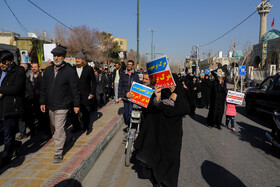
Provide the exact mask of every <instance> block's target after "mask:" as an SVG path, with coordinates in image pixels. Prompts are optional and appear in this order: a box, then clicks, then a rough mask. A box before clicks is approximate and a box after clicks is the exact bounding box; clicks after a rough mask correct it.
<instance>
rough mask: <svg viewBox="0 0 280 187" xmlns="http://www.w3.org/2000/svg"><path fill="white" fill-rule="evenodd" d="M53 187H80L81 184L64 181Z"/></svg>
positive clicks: (68, 180)
mask: <svg viewBox="0 0 280 187" xmlns="http://www.w3.org/2000/svg"><path fill="white" fill-rule="evenodd" d="M54 187H82V184H81V183H80V182H79V181H77V180H75V179H66V180H63V181H61V182H60V183H58V184H56V185H54Z"/></svg>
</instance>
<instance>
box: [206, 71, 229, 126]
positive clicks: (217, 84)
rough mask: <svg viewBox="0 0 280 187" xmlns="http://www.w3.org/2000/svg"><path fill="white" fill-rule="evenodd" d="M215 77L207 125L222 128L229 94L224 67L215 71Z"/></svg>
mask: <svg viewBox="0 0 280 187" xmlns="http://www.w3.org/2000/svg"><path fill="white" fill-rule="evenodd" d="M212 74H213V75H214V77H215V79H214V80H213V82H212V87H211V96H210V97H211V100H210V108H209V113H208V117H207V126H210V127H214V126H216V127H217V129H220V130H221V122H222V118H223V115H224V108H225V101H226V96H227V89H226V87H225V78H226V75H225V73H224V72H223V71H222V69H218V70H217V71H213V72H212Z"/></svg>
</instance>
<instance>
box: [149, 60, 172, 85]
mask: <svg viewBox="0 0 280 187" xmlns="http://www.w3.org/2000/svg"><path fill="white" fill-rule="evenodd" d="M146 66H147V71H148V74H149V77H150V82H151V85H158V86H159V88H168V87H171V86H176V84H175V81H174V79H173V76H172V74H171V71H170V67H169V64H168V62H167V58H166V56H164V57H160V58H158V59H156V60H153V61H151V62H148V63H147V64H146Z"/></svg>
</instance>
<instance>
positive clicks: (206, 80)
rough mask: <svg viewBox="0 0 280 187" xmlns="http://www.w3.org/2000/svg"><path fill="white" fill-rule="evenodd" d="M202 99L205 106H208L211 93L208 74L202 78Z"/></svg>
mask: <svg viewBox="0 0 280 187" xmlns="http://www.w3.org/2000/svg"><path fill="white" fill-rule="evenodd" d="M202 83H203V84H202V85H203V94H202V95H203V101H204V105H205V108H207V109H208V108H209V105H210V95H211V80H210V79H209V75H205V77H204V79H203V82H202Z"/></svg>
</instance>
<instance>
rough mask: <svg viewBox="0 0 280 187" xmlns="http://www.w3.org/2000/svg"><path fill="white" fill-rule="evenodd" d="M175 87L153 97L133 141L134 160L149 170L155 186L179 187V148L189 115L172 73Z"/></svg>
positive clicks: (176, 79)
mask: <svg viewBox="0 0 280 187" xmlns="http://www.w3.org/2000/svg"><path fill="white" fill-rule="evenodd" d="M173 78H174V80H175V83H176V86H174V87H170V88H165V89H161V88H160V87H159V86H158V85H156V86H155V91H154V94H153V96H152V98H151V101H150V103H149V106H148V109H147V113H145V116H144V119H143V126H142V129H141V131H140V133H139V135H138V138H137V140H136V142H135V148H136V150H137V153H136V158H137V159H138V160H140V161H141V162H143V163H144V164H145V165H146V166H147V168H150V169H151V170H152V174H151V175H150V176H149V177H150V178H151V179H152V180H153V181H154V183H155V185H163V186H178V176H179V169H180V154H181V145H182V136H183V129H182V118H183V116H184V115H186V114H188V113H189V112H190V107H189V102H188V99H187V98H186V95H185V93H184V89H183V86H182V84H181V83H180V81H179V79H178V77H177V75H176V74H173Z"/></svg>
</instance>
